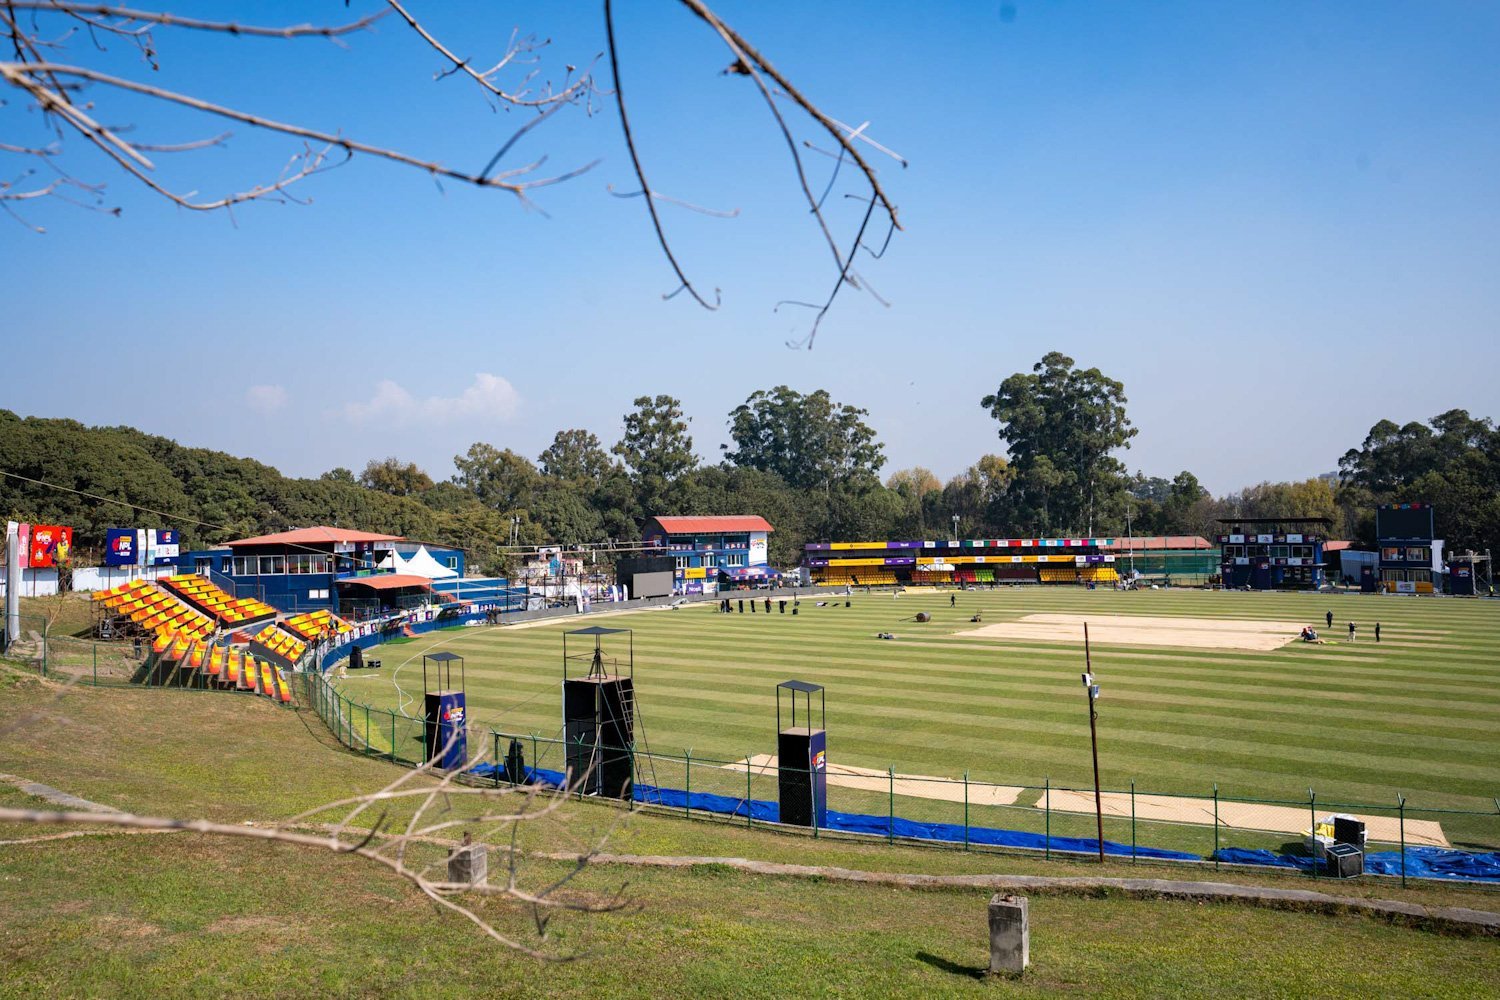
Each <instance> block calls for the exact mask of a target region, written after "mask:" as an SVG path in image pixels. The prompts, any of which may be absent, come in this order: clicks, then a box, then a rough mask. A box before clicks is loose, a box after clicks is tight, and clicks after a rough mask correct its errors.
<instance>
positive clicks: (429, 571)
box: [396, 545, 458, 580]
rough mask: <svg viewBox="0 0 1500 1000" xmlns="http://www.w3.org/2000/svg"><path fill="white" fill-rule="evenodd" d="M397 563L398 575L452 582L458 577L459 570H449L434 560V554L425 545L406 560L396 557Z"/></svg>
mask: <svg viewBox="0 0 1500 1000" xmlns="http://www.w3.org/2000/svg"><path fill="white" fill-rule="evenodd" d="M396 561H397V563H398V564H399V565H398V566H397V567H396V572H397V573H412V574H415V575H416V576H425V577H426V578H427V579H429V580H451V579H453V578H454V577H456V576H458V570H456V569H449V568H448V567H447V566H444V565H443V564H442V563H440V562H438V561H437V560H436V559H434V558H432V553H431V552H428V551H427V546H425V545H424V546H422V547H421V548H419V549H417V551H416V552H413V553H412V554H411V555H410V556H408V557H407V558H405V559H402V558H401V556H400V555H396Z"/></svg>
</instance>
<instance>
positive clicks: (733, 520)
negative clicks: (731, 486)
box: [651, 514, 776, 535]
mask: <svg viewBox="0 0 1500 1000" xmlns="http://www.w3.org/2000/svg"><path fill="white" fill-rule="evenodd" d="M651 520H653V521H655V522H656V523H657V524H659V525H661V530H662V531H664V532H665V533H667V534H669V535H707V534H712V533H713V532H718V531H775V530H776V529H775V528H773V527H771V522H770V521H767V520H766V519H765V518H763V517H761V516H760V515H758V514H732V515H729V516H726V517H653V518H652V519H651Z"/></svg>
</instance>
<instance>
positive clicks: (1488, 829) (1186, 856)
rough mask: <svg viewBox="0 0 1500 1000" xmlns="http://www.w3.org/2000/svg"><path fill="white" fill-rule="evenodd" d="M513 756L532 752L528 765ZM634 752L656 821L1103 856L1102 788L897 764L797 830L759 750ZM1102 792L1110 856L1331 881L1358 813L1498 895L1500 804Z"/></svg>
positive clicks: (414, 755)
mask: <svg viewBox="0 0 1500 1000" xmlns="http://www.w3.org/2000/svg"><path fill="white" fill-rule="evenodd" d="M297 677H298V679H299V681H300V682H301V684H302V690H303V697H302V701H303V704H304V705H307V706H309V707H311V708H312V709H313V710H314V711H316V712H317V714H318V716H319V717H320V718H322V719H323V721H324V722H325V723H326V724H327V725H328V727H329V730H330V731H331V732H332V733H333V734H334V735H335V736H336V737H337V738H338V740H339V741H340V742H341V743H343V744H344V745H345V746H347V747H349V748H350V749H352V750H354V751H356V752H358V753H362V754H364V755H366V756H371V757H376V758H382V759H386V760H390V761H393V762H395V763H398V764H403V765H408V766H413V767H414V766H417V765H419V764H420V763H421V762H422V761H423V759H424V757H425V732H426V723H425V721H424V720H423V719H419V718H414V717H412V716H408V715H404V714H402V713H399V712H395V711H391V710H389V709H382V708H376V707H373V706H371V705H369V704H366V703H363V702H358V701H355V700H353V699H351V698H349V697H347V696H345V695H344V694H343V693H342V692H340V691H339V690H338V689H337V687H335V685H334V684H333V683H332V682H331V681H330V680H329V679H328V678H327V677H326V676H325V675H323V674H321V673H305V674H299V675H297ZM467 738H468V741H469V743H468V748H469V752H470V759H471V761H474V760H479V762H478V763H477V764H471V765H470V766H469V768H468V769H467V774H466V775H465V776H464V780H465V781H468V782H473V783H480V784H491V785H494V786H499V785H501V784H506V783H540V784H545V785H549V786H552V787H556V788H570V787H572V783H570V782H569V781H568V776H567V774H566V763H565V761H566V758H567V753H566V750H567V745H566V743H565V742H564V741H563V740H561V739H558V738H556V737H550V736H542V735H540V734H538V733H509V732H504V731H499V730H494V729H483V730H480V729H475V728H470V729H469V730H468V736H467ZM513 745H514V746H515V747H516V748H518V749H519V750H520V760H519V761H518V760H517V759H516V757H515V755H514V754H513V753H512V749H513ZM610 749H611V748H601V750H602V751H603V752H609V750H610ZM624 750H625V752H629V753H630V754H632V755H633V758H634V760H635V774H636V782H635V786H634V791H633V796H632V801H631V803H630V805H631V806H633V807H635V808H643V809H647V810H650V811H652V812H658V813H662V814H669V815H671V814H675V815H680V816H683V817H686V818H690V819H699V820H705V821H710V822H720V823H725V824H743V825H744V826H745V827H747V828H753V827H755V826H758V825H760V826H768V825H769V826H774V827H775V828H777V829H780V830H792V831H800V832H805V833H806V834H807V835H809V836H811V837H814V838H818V837H824V836H839V837H853V838H856V839H860V840H865V841H871V840H873V841H884V842H886V843H890V844H894V843H896V842H898V841H899V842H901V843H903V844H906V845H912V844H925V845H941V846H947V847H950V848H962V849H964V850H969V851H989V852H995V851H1000V852H1024V853H1026V854H1029V855H1032V856H1040V857H1041V858H1043V859H1046V860H1050V859H1051V858H1053V857H1054V856H1056V857H1058V858H1073V859H1077V858H1079V857H1080V856H1089V855H1094V854H1096V853H1097V852H1098V850H1099V837H1098V833H1097V827H1096V823H1097V819H1096V816H1095V807H1094V792H1093V789H1092V788H1076V787H1070V786H1066V785H1057V784H1053V783H1052V782H1051V781H1050V780H1049V781H1047V782H1046V783H1044V784H1043V785H1041V786H1026V785H1000V784H995V783H993V782H985V781H978V780H973V779H971V778H969V777H968V775H967V774H966V775H965V777H963V778H961V779H948V778H939V777H929V776H922V775H910V774H904V773H902V772H901V771H900V770H898V769H897V768H896V767H895V766H894V765H892V766H890V767H888V768H886V769H885V770H883V771H881V770H873V769H856V768H840V767H838V765H836V764H831V765H830V766H829V768H828V782H829V784H828V815H827V822H826V825H822V826H813V827H810V828H803V827H789V826H786V825H784V824H781V823H780V821H779V820H780V811H779V808H778V800H779V793H778V785H779V779H780V769H779V768H778V766H777V765H776V764H775V763H774V762H773V761H770V760H768V759H767V758H765V757H757V756H756V755H755V754H751V753H747V754H746V755H745V756H744V757H743V758H739V759H735V760H728V759H722V758H715V757H707V756H696V755H694V754H693V753H692V752H691V751H684V752H682V753H680V754H672V753H661V752H657V751H647V750H644V749H641V748H638V747H630V748H624ZM480 758H482V760H480ZM788 770H789V771H790V770H791V769H788ZM798 773H799V775H801V776H805V775H806V772H805V771H800V772H798ZM804 780H805V777H804ZM579 795H580V798H581V797H582V793H581V792H579ZM1102 796H1103V801H1104V803H1105V815H1104V821H1103V823H1104V841H1103V843H1104V853H1105V854H1106V855H1107V856H1109V857H1110V858H1112V859H1113V860H1119V861H1129V862H1132V863H1171V862H1179V863H1193V864H1198V865H1202V866H1210V865H1211V866H1212V867H1213V868H1215V869H1218V868H1220V867H1221V866H1225V865H1235V866H1241V865H1255V866H1263V867H1265V868H1268V869H1272V870H1284V871H1293V872H1298V873H1302V874H1308V875H1312V876H1314V877H1320V876H1324V874H1325V873H1324V872H1323V871H1322V867H1323V866H1322V865H1321V864H1320V863H1319V862H1318V861H1317V859H1316V858H1315V857H1314V856H1313V854H1312V853H1310V852H1309V850H1308V848H1307V843H1306V842H1307V831H1309V830H1314V829H1316V830H1318V831H1319V833H1320V834H1322V833H1325V832H1326V833H1327V834H1331V833H1332V831H1331V830H1326V831H1325V829H1324V820H1325V819H1326V818H1327V817H1328V816H1329V815H1330V814H1353V815H1356V816H1358V817H1360V818H1362V819H1363V820H1365V822H1366V825H1367V827H1366V828H1367V836H1368V840H1369V846H1368V850H1367V853H1366V855H1365V872H1366V874H1369V875H1378V876H1388V877H1390V878H1391V879H1392V881H1396V880H1399V882H1400V884H1401V885H1403V886H1404V885H1406V884H1407V880H1408V879H1445V880H1464V881H1471V882H1478V883H1482V884H1484V885H1486V886H1488V887H1491V888H1494V889H1496V890H1500V802H1497V803H1496V807H1495V809H1494V810H1464V809H1450V808H1436V807H1429V806H1422V805H1419V804H1414V803H1413V802H1412V801H1410V800H1408V799H1407V798H1405V797H1404V796H1400V795H1396V796H1393V797H1392V799H1391V800H1390V801H1389V802H1385V803H1369V802H1348V801H1335V800H1329V799H1327V798H1325V797H1321V796H1319V795H1318V794H1317V792H1316V791H1314V790H1313V789H1308V791H1307V795H1306V796H1305V797H1297V798H1286V799H1260V798H1247V797H1243V796H1231V795H1225V794H1222V793H1221V792H1220V791H1219V789H1218V787H1217V786H1216V785H1210V786H1209V787H1207V788H1205V789H1204V791H1203V794H1202V795H1200V796H1193V795H1188V794H1182V793H1160V792H1150V791H1147V790H1145V789H1141V788H1138V787H1137V786H1136V784H1135V783H1134V782H1132V783H1130V785H1128V786H1126V787H1123V788H1114V789H1109V788H1106V789H1104V790H1103V792H1102ZM606 801H618V800H606ZM619 804H621V805H624V804H625V803H623V802H621V803H619Z"/></svg>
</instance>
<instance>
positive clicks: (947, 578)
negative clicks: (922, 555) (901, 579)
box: [911, 569, 953, 583]
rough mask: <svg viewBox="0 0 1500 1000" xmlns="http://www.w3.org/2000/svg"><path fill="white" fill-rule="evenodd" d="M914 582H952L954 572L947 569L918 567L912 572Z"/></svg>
mask: <svg viewBox="0 0 1500 1000" xmlns="http://www.w3.org/2000/svg"><path fill="white" fill-rule="evenodd" d="M911 582H912V583H952V582H953V574H952V573H951V572H949V571H948V570H946V569H918V570H913V571H912V574H911Z"/></svg>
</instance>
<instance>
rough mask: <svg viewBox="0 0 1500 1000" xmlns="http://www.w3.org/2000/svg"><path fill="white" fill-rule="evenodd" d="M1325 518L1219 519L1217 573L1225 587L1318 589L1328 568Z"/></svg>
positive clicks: (1327, 523)
mask: <svg viewBox="0 0 1500 1000" xmlns="http://www.w3.org/2000/svg"><path fill="white" fill-rule="evenodd" d="M1332 523H1333V522H1332V521H1330V520H1329V519H1328V518H1326V517H1231V518H1220V519H1219V531H1220V532H1221V533H1220V535H1219V538H1218V542H1219V556H1220V558H1219V572H1220V574H1221V577H1222V579H1223V581H1224V586H1225V587H1229V588H1231V589H1240V588H1242V587H1249V588H1250V589H1251V590H1316V589H1317V588H1318V587H1320V586H1322V585H1323V574H1324V571H1325V570H1326V569H1327V564H1326V563H1325V562H1324V559H1323V543H1324V542H1326V541H1327V540H1328V526H1329V525H1330V524H1332Z"/></svg>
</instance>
